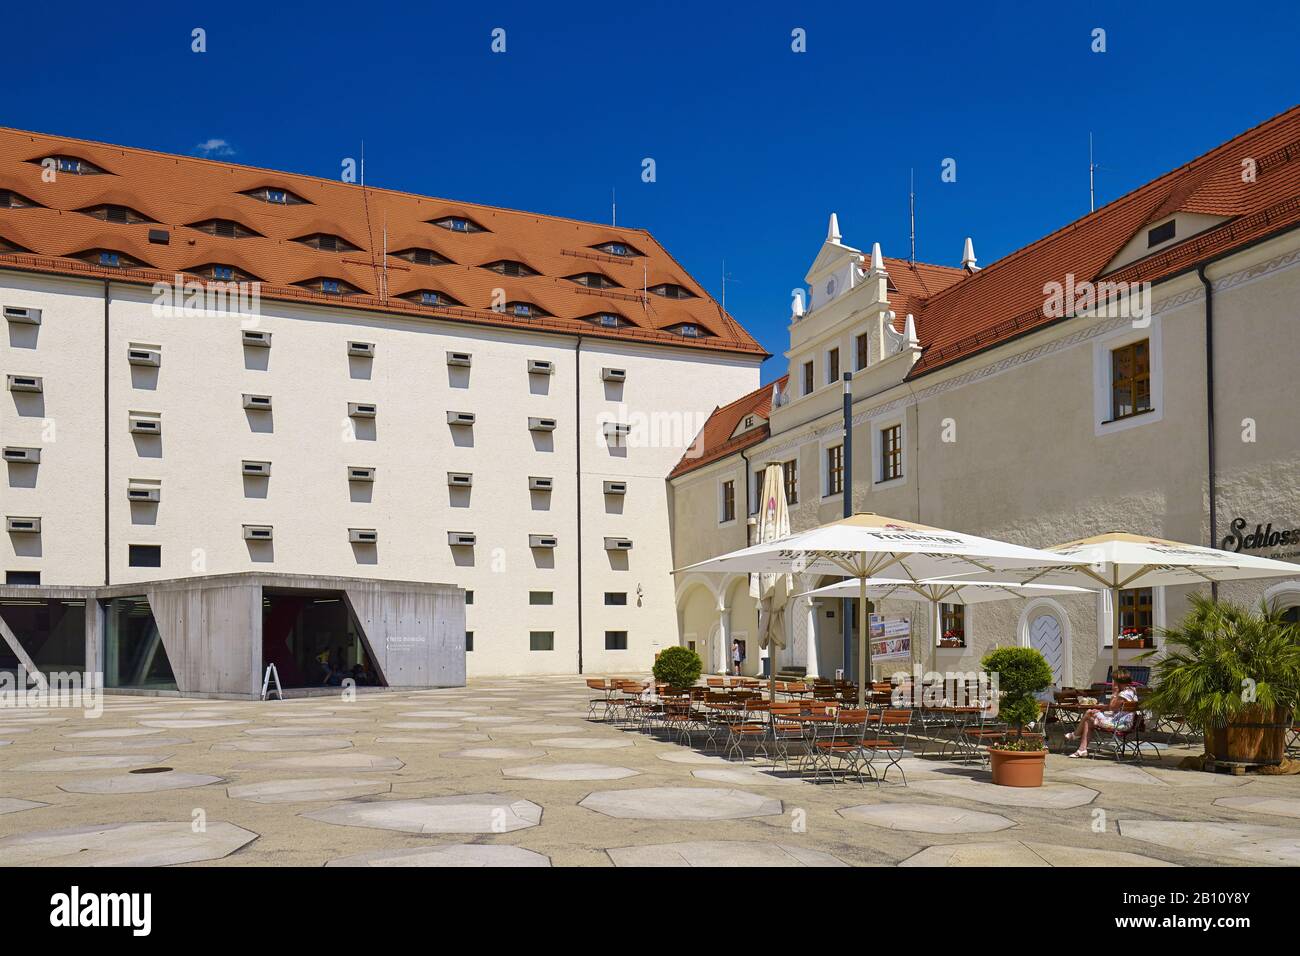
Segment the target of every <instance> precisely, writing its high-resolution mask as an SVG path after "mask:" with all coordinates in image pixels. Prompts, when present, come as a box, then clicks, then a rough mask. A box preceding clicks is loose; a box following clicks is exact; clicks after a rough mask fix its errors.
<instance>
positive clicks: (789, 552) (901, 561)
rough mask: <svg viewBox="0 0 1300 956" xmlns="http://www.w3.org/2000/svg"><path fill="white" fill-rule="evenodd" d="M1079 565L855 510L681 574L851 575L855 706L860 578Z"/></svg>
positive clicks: (862, 674)
mask: <svg viewBox="0 0 1300 956" xmlns="http://www.w3.org/2000/svg"><path fill="white" fill-rule="evenodd" d="M1052 562H1057V563H1060V564H1083V563H1085V562H1084V560H1083V559H1076V558H1071V557H1063V556H1060V555H1055V554H1049V553H1047V552H1045V551H1038V550H1035V549H1034V548H1025V547H1022V546H1020V545H1017V544H1008V543H1007V542H1005V541H995V540H993V539H991V538H981V537H978V536H977V535H973V534H965V533H963V532H960V531H945V530H943V529H941V528H931V527H929V526H927V525H923V524H917V523H916V522H913V521H904V520H902V519H900V518H888V517H885V516H884V515H877V514H870V513H859V514H855V515H852V516H850V517H848V518H840V519H838V520H836V521H832V522H830V523H828V524H824V525H821V526H819V527H816V528H812V529H810V530H808V531H801V532H799V533H797V534H792V535H789V536H787V537H784V538H780V539H778V540H776V541H770V542H766V543H760V544H755V545H751V546H750V547H748V548H742V549H741V550H739V551H733V552H731V553H730V554H724V555H721V556H719V557H716V558H711V559H709V560H708V561H701V562H699V563H698V564H693V565H690V566H689V567H686V568H681V569H679V570H680V571H705V572H720V573H725V572H739V571H751V572H769V573H775V574H803V573H814V574H815V573H822V574H839V575H848V576H850V577H853V578H856V579H857V580H858V584H859V589H858V646H859V653H858V703H859V704H861V703H862V702H863V700H864V695H865V693H866V689H865V684H866V676H867V672H868V664H869V661H868V657H869V655H870V649H869V646H868V644H867V615H866V605H867V593H866V592H867V581H868V580H869V579H870V578H877V577H881V576H884V575H886V574H889V575H892V576H895V577H900V578H908V579H911V580H913V581H923V580H927V579H929V578H957V577H966V576H969V575H973V574H986V573H996V572H999V571H1004V570H1009V569H1012V568H1032V567H1035V566H1037V567H1040V568H1041V567H1044V566H1046V565H1049V564H1051V563H1052Z"/></svg>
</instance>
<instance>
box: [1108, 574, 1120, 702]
mask: <svg viewBox="0 0 1300 956" xmlns="http://www.w3.org/2000/svg"><path fill="white" fill-rule="evenodd" d="M1117 673H1119V588H1111V590H1110V679H1111V681H1112V682H1113V681H1114V680H1115V675H1116V674H1117Z"/></svg>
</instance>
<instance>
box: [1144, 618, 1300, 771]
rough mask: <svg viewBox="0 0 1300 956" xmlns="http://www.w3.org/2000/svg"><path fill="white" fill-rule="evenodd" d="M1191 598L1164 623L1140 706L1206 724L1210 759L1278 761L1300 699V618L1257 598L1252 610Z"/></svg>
mask: <svg viewBox="0 0 1300 956" xmlns="http://www.w3.org/2000/svg"><path fill="white" fill-rule="evenodd" d="M1191 603H1192V610H1191V611H1190V612H1188V614H1187V616H1186V617H1185V618H1183V620H1182V621H1181V622H1180V623H1179V624H1178V625H1177V626H1175V627H1172V628H1168V629H1166V630H1164V631H1163V635H1164V644H1165V651H1164V655H1163V656H1161V657H1159V658H1157V659H1156V661H1155V671H1154V674H1153V679H1152V683H1153V685H1154V687H1153V689H1152V691H1151V693H1150V695H1149V696H1148V697H1147V698H1146V699H1145V701H1144V706H1145V707H1147V708H1149V709H1150V710H1152V711H1154V712H1155V713H1157V714H1160V715H1162V716H1166V717H1174V718H1182V719H1183V720H1184V721H1186V723H1187V724H1188V726H1191V727H1197V728H1201V729H1203V730H1204V731H1205V758H1204V759H1205V760H1207V761H1212V760H1218V761H1225V762H1228V763H1236V764H1246V765H1254V766H1259V765H1266V764H1278V763H1281V762H1282V758H1283V755H1284V752H1285V741H1286V728H1287V727H1289V726H1290V723H1291V715H1292V714H1293V713H1294V712H1295V710H1296V707H1297V705H1300V626H1297V625H1295V624H1290V623H1288V622H1287V621H1286V620H1285V619H1284V618H1283V616H1282V613H1281V612H1280V611H1275V610H1273V609H1272V608H1270V607H1269V606H1268V605H1267V604H1266V603H1262V602H1261V604H1260V607H1259V610H1257V611H1253V610H1251V609H1249V608H1246V607H1243V606H1241V605H1239V604H1234V603H1231V602H1227V601H1215V600H1213V599H1211V598H1209V597H1206V596H1205V595H1200V594H1195V595H1192V597H1191ZM1153 653H1154V652H1153ZM1151 656H1153V654H1148V655H1144V657H1151Z"/></svg>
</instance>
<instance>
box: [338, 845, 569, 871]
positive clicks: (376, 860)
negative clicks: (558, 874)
mask: <svg viewBox="0 0 1300 956" xmlns="http://www.w3.org/2000/svg"><path fill="white" fill-rule="evenodd" d="M325 865H326V866H510V867H515V866H550V865H551V858H550V857H548V856H543V855H542V854H541V853H537V852H535V851H533V850H526V849H524V848H523V847H518V846H507V845H505V844H493V843H448V844H441V845H438V846H431V847H415V848H413V849H410V850H370V851H368V852H366V853H355V854H353V855H352V856H344V857H340V858H339V859H337V860H330V861H329V862H328V863H326V864H325Z"/></svg>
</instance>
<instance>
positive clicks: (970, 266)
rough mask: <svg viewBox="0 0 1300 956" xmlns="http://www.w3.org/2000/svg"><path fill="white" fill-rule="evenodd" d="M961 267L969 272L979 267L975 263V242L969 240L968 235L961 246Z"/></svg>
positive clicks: (977, 269) (976, 270) (975, 270)
mask: <svg viewBox="0 0 1300 956" xmlns="http://www.w3.org/2000/svg"><path fill="white" fill-rule="evenodd" d="M961 267H962V268H963V269H967V270H969V271H971V272H978V271H979V268H980V267H979V266H977V265H976V264H975V243H973V242H972V241H971V238H970V236H967V237H966V244H965V245H964V246H962V250H961Z"/></svg>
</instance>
